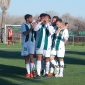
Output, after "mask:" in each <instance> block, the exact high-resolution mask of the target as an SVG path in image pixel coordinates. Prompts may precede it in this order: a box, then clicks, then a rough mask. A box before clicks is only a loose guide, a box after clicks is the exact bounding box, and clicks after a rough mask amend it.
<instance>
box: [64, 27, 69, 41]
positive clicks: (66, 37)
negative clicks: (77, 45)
mask: <svg viewBox="0 0 85 85" xmlns="http://www.w3.org/2000/svg"><path fill="white" fill-rule="evenodd" d="M63 38H64V40H65V41H68V38H69V33H68V30H67V29H65V30H64V32H63Z"/></svg>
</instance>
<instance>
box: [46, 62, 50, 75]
mask: <svg viewBox="0 0 85 85" xmlns="http://www.w3.org/2000/svg"><path fill="white" fill-rule="evenodd" d="M49 67H50V62H46V74H48V73H49Z"/></svg>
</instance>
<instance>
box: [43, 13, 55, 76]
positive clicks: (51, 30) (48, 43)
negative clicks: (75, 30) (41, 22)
mask: <svg viewBox="0 0 85 85" xmlns="http://www.w3.org/2000/svg"><path fill="white" fill-rule="evenodd" d="M50 20H51V17H50V15H49V14H46V15H45V31H46V35H45V44H44V53H43V56H44V57H45V62H46V66H45V67H46V71H45V75H44V77H48V74H49V66H50V52H51V45H52V38H51V37H52V35H53V34H54V33H55V30H54V28H53V26H52V25H51V23H50Z"/></svg>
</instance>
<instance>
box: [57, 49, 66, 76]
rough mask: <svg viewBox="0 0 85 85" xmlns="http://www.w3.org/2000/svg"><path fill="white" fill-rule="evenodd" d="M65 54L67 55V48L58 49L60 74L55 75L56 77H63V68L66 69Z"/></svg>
mask: <svg viewBox="0 0 85 85" xmlns="http://www.w3.org/2000/svg"><path fill="white" fill-rule="evenodd" d="M64 55H65V49H63V48H62V49H59V50H58V51H57V57H58V60H59V64H60V66H59V71H60V72H59V74H58V75H55V77H63V70H64Z"/></svg>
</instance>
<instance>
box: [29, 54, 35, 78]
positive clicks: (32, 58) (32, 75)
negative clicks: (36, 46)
mask: <svg viewBox="0 0 85 85" xmlns="http://www.w3.org/2000/svg"><path fill="white" fill-rule="evenodd" d="M29 57H30V77H32V78H33V77H34V55H33V54H30V55H29Z"/></svg>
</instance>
